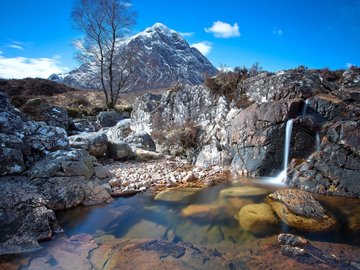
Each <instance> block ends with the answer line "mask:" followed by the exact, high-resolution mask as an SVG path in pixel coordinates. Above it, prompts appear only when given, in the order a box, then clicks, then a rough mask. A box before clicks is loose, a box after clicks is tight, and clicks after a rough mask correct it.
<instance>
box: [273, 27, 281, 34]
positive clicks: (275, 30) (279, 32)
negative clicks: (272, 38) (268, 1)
mask: <svg viewBox="0 0 360 270" xmlns="http://www.w3.org/2000/svg"><path fill="white" fill-rule="evenodd" d="M272 33H273V34H274V35H278V36H282V35H283V34H284V32H283V30H282V29H278V28H276V27H275V28H274V30H273V31H272Z"/></svg>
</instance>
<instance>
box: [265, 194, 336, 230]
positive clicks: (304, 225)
mask: <svg viewBox="0 0 360 270" xmlns="http://www.w3.org/2000/svg"><path fill="white" fill-rule="evenodd" d="M267 202H268V204H269V205H270V206H271V208H272V209H273V210H274V212H275V213H276V215H277V216H278V217H279V218H280V219H281V220H282V221H283V222H284V223H285V224H287V225H288V226H289V227H292V228H295V229H298V230H302V231H307V232H329V231H334V230H337V229H339V224H338V222H337V221H336V219H335V218H334V217H333V216H332V215H331V214H330V213H328V212H327V211H326V210H325V209H324V208H323V207H322V206H321V204H320V203H319V202H318V201H316V200H315V199H314V197H313V196H312V195H311V194H310V193H308V192H305V191H301V190H295V189H283V190H279V191H276V192H274V193H272V194H270V195H268V197H267Z"/></svg>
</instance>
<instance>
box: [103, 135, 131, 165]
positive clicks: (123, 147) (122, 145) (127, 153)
mask: <svg viewBox="0 0 360 270" xmlns="http://www.w3.org/2000/svg"><path fill="white" fill-rule="evenodd" d="M107 154H108V156H109V157H111V158H113V159H115V160H121V159H131V158H134V157H135V154H134V152H133V151H132V149H131V147H130V146H129V145H128V144H127V143H126V142H124V141H120V140H114V141H109V142H108V148H107Z"/></svg>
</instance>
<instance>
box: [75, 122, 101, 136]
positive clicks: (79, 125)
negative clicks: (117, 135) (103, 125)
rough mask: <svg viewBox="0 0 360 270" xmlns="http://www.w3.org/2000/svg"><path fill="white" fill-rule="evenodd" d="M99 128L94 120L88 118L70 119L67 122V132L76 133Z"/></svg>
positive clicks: (93, 130)
mask: <svg viewBox="0 0 360 270" xmlns="http://www.w3.org/2000/svg"><path fill="white" fill-rule="evenodd" d="M99 129H100V125H99V124H98V123H96V120H92V119H90V118H82V119H71V120H70V123H69V134H70V135H76V134H80V133H82V132H95V131H98V130H99Z"/></svg>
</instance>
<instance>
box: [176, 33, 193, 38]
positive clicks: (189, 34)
mask: <svg viewBox="0 0 360 270" xmlns="http://www.w3.org/2000/svg"><path fill="white" fill-rule="evenodd" d="M179 34H180V35H181V36H183V37H192V36H193V35H195V32H179Z"/></svg>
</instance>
